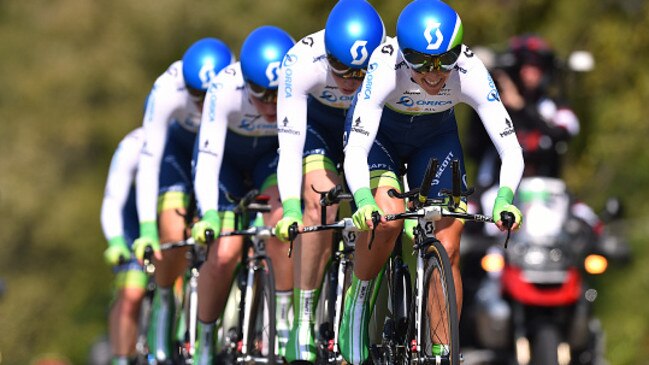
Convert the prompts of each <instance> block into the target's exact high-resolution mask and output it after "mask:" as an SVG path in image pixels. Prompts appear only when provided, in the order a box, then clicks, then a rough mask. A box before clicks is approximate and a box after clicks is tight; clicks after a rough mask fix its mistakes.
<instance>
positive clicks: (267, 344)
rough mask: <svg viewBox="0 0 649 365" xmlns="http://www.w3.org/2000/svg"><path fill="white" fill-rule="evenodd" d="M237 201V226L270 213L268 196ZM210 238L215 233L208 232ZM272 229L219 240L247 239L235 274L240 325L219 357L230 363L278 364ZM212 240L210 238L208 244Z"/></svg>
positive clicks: (227, 337) (259, 228) (255, 194)
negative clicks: (269, 249) (269, 246)
mask: <svg viewBox="0 0 649 365" xmlns="http://www.w3.org/2000/svg"><path fill="white" fill-rule="evenodd" d="M229 199H231V200H233V201H235V200H236V201H238V204H237V206H236V208H235V209H234V213H235V227H238V226H239V222H240V221H241V222H242V223H244V225H243V226H247V225H248V224H249V222H250V218H249V217H250V216H251V215H255V214H257V213H264V212H270V209H271V208H270V205H269V204H268V197H265V196H260V195H259V191H258V190H252V191H250V192H249V193H248V194H246V195H245V196H244V197H243V198H241V199H234V198H232V197H229ZM206 233H207V236H210V235H213V234H214V232H206ZM273 235H274V233H273V229H272V227H267V226H256V225H255V226H251V227H249V228H246V229H240V230H235V231H231V232H221V234H220V235H219V237H232V236H244V237H245V238H246V239H245V240H244V249H243V253H242V258H241V266H240V270H239V271H238V273H237V274H236V275H235V285H236V286H237V288H238V290H239V294H238V295H237V296H238V297H239V303H238V306H237V311H238V321H237V324H236V325H235V326H234V327H232V328H228V329H226V330H225V333H226V335H225V338H224V339H223V347H222V351H221V353H220V354H219V358H220V359H221V360H222V361H223V362H225V363H227V364H270V365H272V364H275V363H276V361H277V355H276V353H277V348H276V327H275V321H276V317H275V316H276V313H275V277H274V273H273V266H272V263H271V260H270V257H268V255H267V253H266V241H267V240H268V238H270V237H271V236H273ZM209 240H210V239H209V238H208V241H209Z"/></svg>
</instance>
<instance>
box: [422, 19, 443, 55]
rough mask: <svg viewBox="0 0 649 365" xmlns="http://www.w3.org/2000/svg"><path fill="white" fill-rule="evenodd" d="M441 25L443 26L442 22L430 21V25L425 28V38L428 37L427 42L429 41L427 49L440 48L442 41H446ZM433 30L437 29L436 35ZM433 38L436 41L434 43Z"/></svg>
mask: <svg viewBox="0 0 649 365" xmlns="http://www.w3.org/2000/svg"><path fill="white" fill-rule="evenodd" d="M440 26H442V24H440V23H437V22H430V23H428V26H427V27H426V29H425V30H424V38H426V42H428V45H427V46H426V49H430V50H436V49H439V47H440V46H441V45H442V42H443V41H444V35H443V34H442V31H441V30H440V29H439V27H440ZM433 31H435V35H434V36H433ZM433 40H434V41H435V43H433Z"/></svg>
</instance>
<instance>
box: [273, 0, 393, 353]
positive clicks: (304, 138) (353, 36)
mask: <svg viewBox="0 0 649 365" xmlns="http://www.w3.org/2000/svg"><path fill="white" fill-rule="evenodd" d="M384 38H385V28H384V26H383V21H382V20H381V17H380V16H379V14H378V13H377V12H376V10H375V9H374V8H373V7H372V5H371V4H370V3H368V2H367V1H365V0H344V1H339V2H338V3H336V5H335V6H334V7H333V9H332V10H331V12H330V13H329V16H328V18H327V22H326V24H325V28H324V29H323V30H320V31H318V32H315V33H313V34H311V35H308V36H306V37H304V38H303V39H302V40H300V41H299V42H297V44H296V45H295V46H294V47H293V48H292V49H291V50H289V52H288V54H287V55H286V56H285V57H284V62H283V66H282V69H281V70H280V78H279V91H278V93H279V95H278V97H279V99H278V104H277V121H278V136H279V146H280V149H279V164H278V166H277V179H278V184H279V192H280V196H281V198H282V206H283V209H284V211H283V217H282V219H281V220H280V221H279V222H278V223H277V226H276V229H275V232H276V235H277V236H278V237H279V238H280V239H282V240H288V229H289V226H291V225H292V224H293V223H297V224H298V225H300V226H301V225H302V224H305V225H315V224H320V222H321V217H320V200H319V199H320V196H319V194H318V193H316V192H315V191H313V189H316V190H318V191H326V190H329V189H331V188H332V187H334V186H336V185H337V184H341V183H342V179H341V177H340V175H339V172H338V166H339V164H341V163H342V159H343V133H344V124H345V115H346V112H347V108H349V105H350V104H351V100H352V98H353V96H354V93H355V92H356V91H357V89H358V87H359V86H360V85H361V82H362V81H363V79H364V77H365V74H366V71H367V65H368V62H367V61H368V59H369V55H370V54H371V53H372V51H373V50H374V49H375V48H376V47H377V46H378V45H379V44H380V43H381V42H382V41H383V39H384ZM302 203H304V216H303V214H302V209H303V207H302ZM336 212H337V206H334V207H330V208H329V209H328V210H327V217H326V220H327V222H333V221H334V219H335V217H336ZM303 217H304V218H303ZM331 249H332V233H331V231H322V232H317V233H311V234H309V237H308V240H302V239H301V237H300V238H298V241H297V242H296V246H295V251H294V253H293V258H294V260H295V275H294V282H293V287H294V302H293V308H294V313H295V318H294V321H293V329H292V331H291V336H290V340H289V343H288V345H287V350H286V358H287V360H288V361H289V362H294V361H297V362H311V363H312V362H314V361H315V360H316V348H315V340H314V328H313V325H314V323H315V308H316V305H317V303H318V297H319V293H320V285H321V283H322V277H323V274H324V270H325V267H326V265H327V262H328V260H329V259H330V257H331Z"/></svg>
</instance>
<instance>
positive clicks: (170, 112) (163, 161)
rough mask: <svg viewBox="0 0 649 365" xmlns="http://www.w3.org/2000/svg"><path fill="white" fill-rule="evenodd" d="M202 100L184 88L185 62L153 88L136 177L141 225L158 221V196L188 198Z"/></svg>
mask: <svg viewBox="0 0 649 365" xmlns="http://www.w3.org/2000/svg"><path fill="white" fill-rule="evenodd" d="M201 110H202V99H201V98H200V97H196V96H192V95H191V94H190V93H189V92H188V90H187V87H186V86H185V80H184V78H183V73H182V61H176V62H174V63H173V64H172V65H171V66H170V67H169V68H168V69H167V71H166V72H165V73H164V74H162V75H161V76H160V77H158V79H157V80H156V82H155V83H154V85H153V88H152V90H151V93H150V94H149V97H148V100H147V105H146V112H145V114H144V121H143V127H144V140H145V142H144V146H143V148H142V152H141V154H140V163H139V170H138V174H137V185H136V186H137V209H138V214H139V217H140V221H141V222H151V221H154V222H155V221H156V218H157V210H156V209H157V206H158V195H159V194H164V193H166V192H172V191H173V192H178V193H180V194H189V193H190V191H191V158H192V153H193V146H194V142H195V139H196V133H197V131H198V128H199V126H200V122H201Z"/></svg>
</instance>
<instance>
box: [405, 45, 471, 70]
mask: <svg viewBox="0 0 649 365" xmlns="http://www.w3.org/2000/svg"><path fill="white" fill-rule="evenodd" d="M402 53H403V58H404V60H405V61H406V63H408V66H410V68H411V69H412V70H413V71H415V72H419V73H424V72H431V71H433V70H438V71H443V72H449V71H451V70H453V68H454V67H455V64H456V63H457V60H458V58H460V54H461V53H462V45H461V44H460V45H457V46H455V47H453V48H452V49H451V50H450V51H448V52H444V53H442V54H441V55H437V56H434V55H429V54H425V53H421V52H417V51H415V50H414V49H412V48H406V49H404V50H403V51H402Z"/></svg>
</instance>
